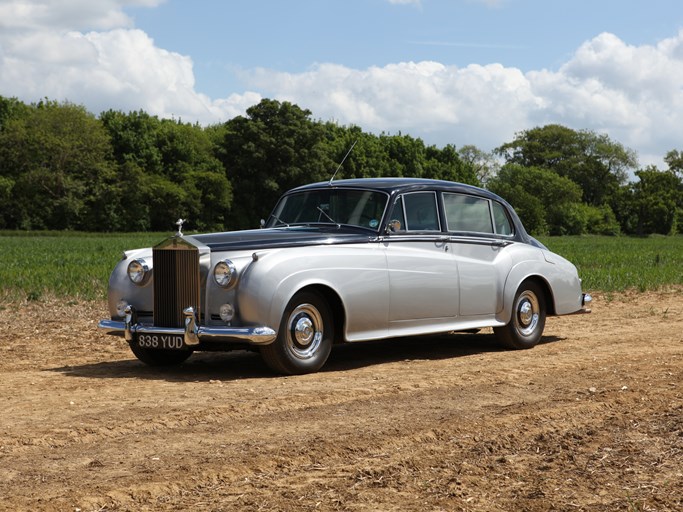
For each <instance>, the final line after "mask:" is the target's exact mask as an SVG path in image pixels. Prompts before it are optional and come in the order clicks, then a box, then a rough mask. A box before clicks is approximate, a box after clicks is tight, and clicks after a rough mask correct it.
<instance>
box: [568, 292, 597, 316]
mask: <svg viewBox="0 0 683 512" xmlns="http://www.w3.org/2000/svg"><path fill="white" fill-rule="evenodd" d="M591 302H593V297H592V296H591V294H590V293H582V294H581V309H579V310H578V311H575V312H574V313H572V314H573V315H585V314H588V313H590V312H591V308H590V305H591Z"/></svg>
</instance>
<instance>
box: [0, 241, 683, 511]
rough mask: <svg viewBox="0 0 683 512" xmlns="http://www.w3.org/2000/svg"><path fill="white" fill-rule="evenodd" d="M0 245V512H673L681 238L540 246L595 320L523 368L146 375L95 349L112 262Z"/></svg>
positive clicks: (100, 343)
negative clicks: (575, 285)
mask: <svg viewBox="0 0 683 512" xmlns="http://www.w3.org/2000/svg"><path fill="white" fill-rule="evenodd" d="M167 235H168V234H167V233H148V234H112V235H102V234H84V233H32V234H30V235H26V234H22V233H7V232H5V233H0V262H1V263H0V312H1V314H0V380H1V381H2V386H1V387H0V496H2V501H1V502H0V510H8V511H9V510H12V511H14V510H31V511H36V512H37V511H44V512H58V511H59V512H61V511H64V510H71V511H82V512H96V511H100V512H103V511H107V512H128V511H152V510H153V511H169V512H171V511H176V510H213V511H216V512H218V511H226V512H227V511H232V510H239V511H246V512H257V511H261V512H262V511H271V512H276V511H282V510H292V511H301V512H314V511H321V510H322V511H355V512H374V511H377V510H382V511H403V510H420V511H422V510H424V511H433V512H437V511H444V510H449V511H461V512H482V511H504V510H524V511H528V512H548V511H550V510H556V511H568V510H576V511H585V512H607V511H610V512H611V511H629V512H653V511H658V512H660V511H661V512H673V511H681V510H683V496H682V495H681V489H682V488H683V389H682V388H681V382H683V335H682V334H681V333H683V286H681V285H682V284H683V283H682V279H683V271H682V269H683V237H677V238H663V237H660V238H647V239H635V238H602V237H585V238H584V237H580V238H544V239H543V240H542V241H543V243H545V244H546V245H547V246H548V247H549V248H550V249H551V250H553V251H555V252H557V253H559V254H561V255H563V256H565V257H567V258H568V259H570V260H571V261H573V262H575V263H576V264H577V266H578V267H579V272H580V274H581V275H582V277H583V283H584V288H585V289H586V290H590V291H591V292H594V293H593V298H594V300H593V305H592V308H593V312H592V314H589V315H569V316H563V317H551V318H548V320H547V323H546V327H545V331H544V335H543V339H542V341H541V343H540V344H539V345H538V346H536V347H535V348H534V349H532V350H521V351H519V350H513V351H506V350H502V349H501V348H500V346H499V344H498V341H497V340H496V337H495V335H494V334H493V332H492V330H491V329H485V330H483V331H482V332H480V333H478V334H452V335H443V336H429V337H417V338H403V339H394V340H384V341H378V342H369V343H349V344H345V345H339V346H335V348H333V350H332V354H331V356H330V359H329V360H328V362H327V364H326V366H325V368H324V369H323V371H321V372H319V373H316V374H310V375H301V376H286V377H283V376H279V375H275V374H273V373H272V372H270V371H269V370H268V369H267V368H266V367H265V365H264V364H263V362H262V360H261V358H260V357H259V356H258V355H257V354H254V353H251V352H248V351H235V352H229V353H211V352H207V353H201V352H200V353H197V354H193V355H192V356H191V357H190V358H189V359H188V360H187V361H186V362H184V363H183V364H182V365H179V366H176V367H171V368H152V367H148V366H145V365H144V364H142V363H141V362H139V361H138V360H136V359H135V357H134V356H133V354H132V353H131V351H130V348H129V347H128V346H127V344H126V342H125V341H124V340H123V338H119V337H112V336H108V335H107V334H105V333H104V332H102V331H101V330H99V329H97V327H96V326H97V321H98V320H99V319H102V318H106V317H107V316H108V313H107V308H106V305H105V300H104V297H105V291H106V286H107V280H108V276H109V272H110V271H111V268H112V267H113V266H114V264H115V263H116V261H117V259H118V258H120V256H121V251H122V250H124V249H132V248H138V247H144V246H150V245H153V244H155V243H156V242H158V241H160V240H162V239H163V238H164V237H166V236H167Z"/></svg>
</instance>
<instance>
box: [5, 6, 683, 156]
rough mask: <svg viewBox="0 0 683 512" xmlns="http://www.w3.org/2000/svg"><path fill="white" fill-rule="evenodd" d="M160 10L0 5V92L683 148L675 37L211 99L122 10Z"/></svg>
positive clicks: (167, 110) (487, 142)
mask: <svg viewBox="0 0 683 512" xmlns="http://www.w3.org/2000/svg"><path fill="white" fill-rule="evenodd" d="M393 1H394V2H396V1H398V0H393ZM403 1H404V2H410V1H411V0H403ZM479 1H488V3H491V2H490V1H489V0H479ZM160 2H161V0H100V1H98V2H92V1H91V0H67V1H60V2H57V1H52V2H48V1H47V0H21V1H19V0H17V1H10V0H0V95H3V96H16V97H18V98H20V99H22V100H24V101H29V102H30V101H37V100H38V99H40V98H43V97H48V98H50V99H56V100H69V101H72V102H75V103H79V104H83V105H85V106H86V107H87V108H88V109H89V110H90V111H92V112H94V113H99V112H101V111H103V110H107V109H110V108H113V109H120V110H124V111H127V110H137V109H143V110H145V111H147V112H149V113H151V114H155V115H159V116H163V117H171V116H173V117H176V118H182V119H184V120H187V121H192V122H194V121H199V122H201V123H213V122H221V121H225V120H227V119H230V118H232V117H234V116H235V115H238V114H243V113H244V112H245V110H246V109H247V108H248V107H249V106H251V105H253V104H255V103H258V102H259V101H260V100H261V98H262V97H272V98H276V99H280V100H288V101H292V102H294V103H296V104H298V105H299V106H301V107H303V108H308V109H310V110H311V111H312V112H313V117H314V118H315V119H322V120H336V121H337V122H339V123H340V124H356V125H359V126H361V127H362V128H363V129H365V130H369V131H374V132H376V133H379V132H382V131H384V132H388V133H397V132H398V131H401V132H403V133H407V134H410V135H413V136H416V137H422V138H423V139H424V140H425V141H426V142H427V143H429V144H437V145H444V144H449V143H452V144H455V145H457V146H463V145H465V144H475V145H477V146H478V147H480V148H482V149H485V150H488V149H492V148H494V147H496V146H498V145H500V144H502V143H504V142H507V141H509V140H511V138H512V137H513V136H514V134H515V133H516V132H519V131H521V130H525V129H528V128H532V127H534V126H540V125H543V124H547V123H561V124H565V125H567V126H569V127H572V128H575V129H584V128H585V129H592V130H596V131H599V132H604V133H607V134H608V135H609V136H610V137H612V138H613V139H614V140H617V141H619V142H621V143H623V144H625V145H626V146H628V147H631V148H633V149H636V150H637V151H639V153H640V156H641V161H642V162H643V163H652V162H657V163H661V158H662V157H663V156H664V154H665V153H666V152H667V151H668V150H670V149H680V148H681V144H683V142H682V137H681V135H682V129H681V127H682V126H683V31H681V32H680V33H679V34H676V35H674V36H673V37H671V38H668V39H665V40H663V41H660V42H659V43H658V44H656V45H642V46H632V45H629V44H627V43H626V42H624V41H622V40H621V39H619V38H618V37H616V36H615V35H612V34H608V33H605V34H600V35H598V36H596V37H595V38H593V39H591V40H589V41H586V42H585V43H584V44H583V45H581V46H580V47H579V48H578V49H577V50H576V52H575V53H574V55H573V56H571V58H569V59H568V60H567V62H565V63H564V64H563V65H562V66H560V67H559V68H558V69H557V70H536V71H530V72H527V73H523V72H521V71H520V70H519V69H516V68H510V67H504V66H502V65H500V64H487V65H479V64H472V65H470V66H466V67H457V66H448V65H445V64H442V63H438V62H430V61H424V62H400V63H394V64H389V65H386V66H373V67H369V68H367V69H353V68H349V67H345V66H341V65H337V64H332V63H321V64H316V65H314V66H312V67H311V68H310V69H309V70H307V71H306V72H302V73H287V72H283V71H277V70H269V69H252V70H245V71H244V72H243V73H242V75H241V77H240V78H242V80H243V81H244V83H246V84H247V88H248V90H247V91H244V92H239V93H235V94H232V95H230V96H228V97H226V98H218V99H216V98H209V97H208V96H206V95H204V94H201V93H199V92H197V90H196V85H195V76H194V71H193V62H192V59H191V58H190V57H189V56H186V55H180V54H178V53H174V52H170V51H167V50H165V49H163V48H159V47H158V46H157V45H156V44H155V42H154V41H153V40H152V39H151V38H150V37H149V36H148V35H147V34H146V33H144V32H143V31H141V30H138V29H135V28H134V27H133V26H132V22H131V20H130V19H129V18H128V16H126V14H125V12H124V10H123V7H125V6H128V5H137V6H155V5H158V4H159V3H160ZM412 3H416V4H419V2H417V1H414V0H413V1H412ZM494 3H495V2H494ZM73 20H77V21H75V22H74V21H73Z"/></svg>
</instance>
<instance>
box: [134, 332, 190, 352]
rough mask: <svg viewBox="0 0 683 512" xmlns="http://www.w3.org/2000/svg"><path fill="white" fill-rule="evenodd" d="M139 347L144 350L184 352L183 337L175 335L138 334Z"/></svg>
mask: <svg viewBox="0 0 683 512" xmlns="http://www.w3.org/2000/svg"><path fill="white" fill-rule="evenodd" d="M138 345H139V346H140V347H142V348H158V349H162V350H183V349H185V348H186V347H185V342H184V341H183V337H182V336H179V335H175V334H138Z"/></svg>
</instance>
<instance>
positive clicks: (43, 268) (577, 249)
mask: <svg viewBox="0 0 683 512" xmlns="http://www.w3.org/2000/svg"><path fill="white" fill-rule="evenodd" d="M166 236H168V233H121V234H102V233H73V232H66V233H55V232H40V233H17V232H0V261H1V262H2V264H1V265H0V298H1V299H2V300H3V301H8V300H25V299H28V300H39V299H41V298H42V297H45V296H55V297H61V298H64V297H71V298H78V299H86V300H92V299H102V298H104V297H105V294H106V288H107V281H108V278H109V273H110V272H111V270H112V268H113V267H114V265H115V264H116V262H117V261H118V259H119V258H120V257H121V254H122V252H123V251H124V250H126V249H136V248H140V247H149V246H151V245H153V244H155V243H157V242H159V241H161V240H163V239H164V237H166ZM541 241H542V242H543V243H544V244H545V245H546V246H547V247H548V248H549V249H550V250H552V251H554V252H556V253H558V254H560V255H562V256H564V257H566V258H567V259H569V260H570V261H572V262H573V263H574V264H576V266H577V267H578V269H579V275H580V276H581V278H582V279H583V286H584V288H585V289H586V290H591V291H594V290H601V291H605V292H615V291H616V292H618V291H623V290H627V289H634V290H637V291H647V290H658V289H660V288H662V287H666V286H669V285H681V284H683V236H677V237H649V238H629V237H546V238H542V239H541Z"/></svg>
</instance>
